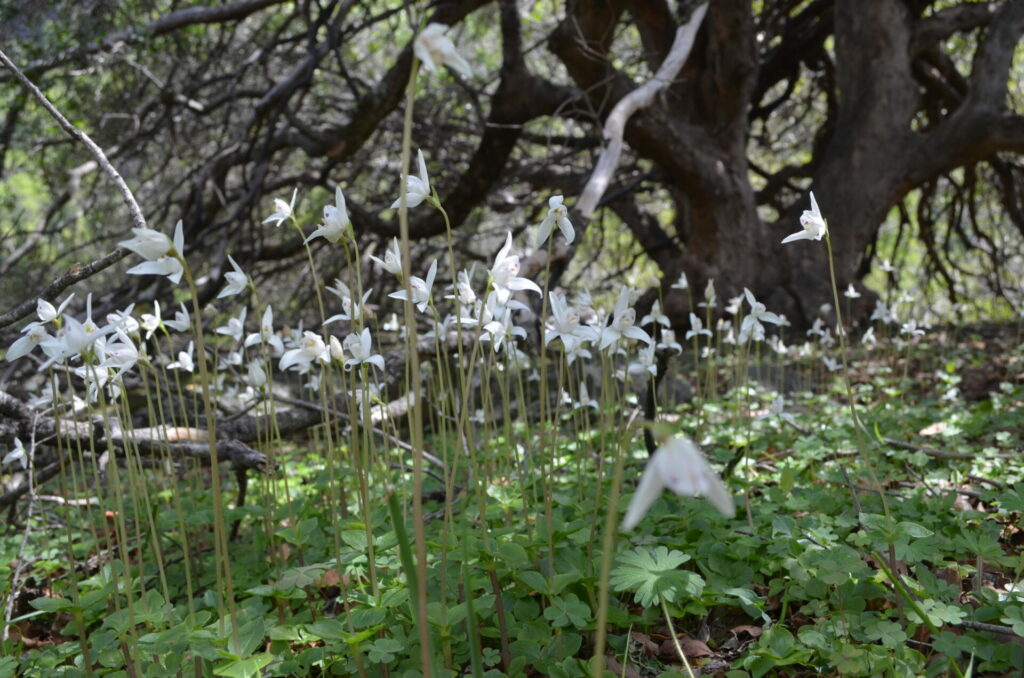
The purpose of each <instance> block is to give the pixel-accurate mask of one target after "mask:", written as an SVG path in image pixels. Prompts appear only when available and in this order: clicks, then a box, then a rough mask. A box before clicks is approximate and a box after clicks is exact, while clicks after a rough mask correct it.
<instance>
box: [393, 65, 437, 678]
mask: <svg viewBox="0 0 1024 678" xmlns="http://www.w3.org/2000/svg"><path fill="white" fill-rule="evenodd" d="M419 65H420V62H419V60H418V59H413V62H412V67H411V69H410V72H409V86H408V89H407V93H406V104H405V119H404V122H403V125H402V185H401V193H400V196H399V206H398V224H399V232H400V236H401V237H400V243H401V248H402V284H403V285H404V287H405V303H404V304H403V307H404V310H405V314H404V315H405V327H406V337H407V346H408V351H407V353H408V357H409V363H408V374H409V382H408V387H407V393H408V394H409V396H408V397H410V398H412V404H411V407H409V428H410V431H411V434H412V435H411V438H412V440H411V444H412V463H413V476H412V514H413V529H414V530H415V533H416V557H417V559H418V560H419V563H420V565H421V567H420V568H419V569H417V570H415V571H414V572H413V575H414V576H415V577H416V578H417V587H416V588H415V589H414V592H415V595H416V596H417V606H416V612H417V618H416V619H417V621H416V627H417V631H418V632H419V640H420V655H421V663H422V668H423V675H424V678H431V675H432V673H431V662H432V657H431V655H430V626H429V624H428V621H427V573H426V562H427V547H426V535H425V534H424V528H423V402H422V401H423V396H422V395H421V388H420V386H421V384H420V356H419V347H418V346H417V344H418V340H417V332H416V317H415V315H414V313H413V305H412V287H411V286H410V284H409V283H410V280H411V276H412V271H411V268H410V266H411V261H410V254H409V204H408V191H407V190H406V189H407V187H408V181H409V157H410V155H411V151H412V111H413V104H414V102H415V100H416V76H417V75H418V74H419ZM411 592H413V591H411Z"/></svg>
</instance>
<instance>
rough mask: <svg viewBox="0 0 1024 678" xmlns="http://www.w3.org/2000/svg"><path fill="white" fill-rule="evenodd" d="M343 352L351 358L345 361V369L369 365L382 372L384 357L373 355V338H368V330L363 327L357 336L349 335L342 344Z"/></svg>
mask: <svg viewBox="0 0 1024 678" xmlns="http://www.w3.org/2000/svg"><path fill="white" fill-rule="evenodd" d="M342 346H344V348H345V351H346V352H347V353H348V354H349V355H350V356H352V357H351V358H349V359H348V360H346V361H345V369H352V368H353V367H355V366H356V365H364V364H370V365H373V366H374V367H376V368H377V369H379V370H381V371H383V370H384V357H383V356H381V355H379V354H375V353H373V338H372V337H371V336H370V328H369V327H365V328H363V331H362V332H361V333H359V334H350V335H348V336H347V337H345V341H344V342H342Z"/></svg>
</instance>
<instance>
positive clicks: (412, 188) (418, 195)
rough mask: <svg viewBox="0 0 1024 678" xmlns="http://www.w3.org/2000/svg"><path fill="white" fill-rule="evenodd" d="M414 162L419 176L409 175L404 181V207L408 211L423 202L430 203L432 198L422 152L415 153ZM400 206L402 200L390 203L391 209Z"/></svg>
mask: <svg viewBox="0 0 1024 678" xmlns="http://www.w3.org/2000/svg"><path fill="white" fill-rule="evenodd" d="M416 162H417V164H418V165H419V171H420V175H419V176H418V177H414V176H413V175H411V174H410V175H409V176H407V177H406V181H405V206H406V207H408V208H409V209H412V208H413V207H416V206H417V205H419V204H420V203H421V202H423V201H424V200H426V201H428V202H430V201H431V200H432V199H433V198H432V195H431V193H430V179H429V178H428V177H427V163H426V161H425V160H424V159H423V151H422V150H418V151H416ZM401 204H402V198H400V197H399V198H398V199H397V200H395V201H394V202H393V203H391V209H393V210H395V209H398V208H399V207H400V206H401Z"/></svg>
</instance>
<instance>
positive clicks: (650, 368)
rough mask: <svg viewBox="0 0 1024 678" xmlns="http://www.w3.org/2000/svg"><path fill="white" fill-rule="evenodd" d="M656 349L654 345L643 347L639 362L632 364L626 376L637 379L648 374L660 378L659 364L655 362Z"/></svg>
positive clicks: (638, 358)
mask: <svg viewBox="0 0 1024 678" xmlns="http://www.w3.org/2000/svg"><path fill="white" fill-rule="evenodd" d="M654 349H655V347H654V344H651V345H649V346H642V347H641V348H640V353H639V355H638V357H637V360H635V361H634V362H631V363H630V364H629V366H628V367H627V368H626V374H628V375H630V376H633V377H635V376H638V375H642V374H643V373H644V372H648V373H650V374H651V376H654V377H656V376H658V364H657V363H656V362H655V361H654Z"/></svg>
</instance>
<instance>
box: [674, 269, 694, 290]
mask: <svg viewBox="0 0 1024 678" xmlns="http://www.w3.org/2000/svg"><path fill="white" fill-rule="evenodd" d="M670 288H671V289H673V290H683V291H685V290H688V289H690V281H689V280H687V279H686V274H685V273H680V274H679V279H678V280H676V281H675V282H674V283H672V285H670Z"/></svg>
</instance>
